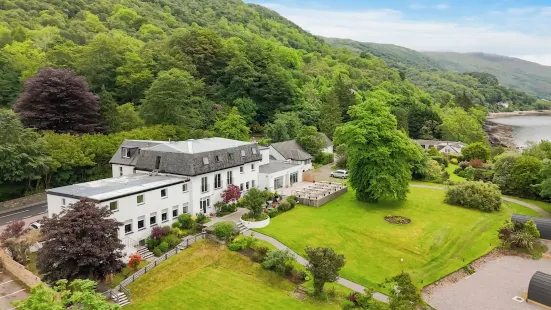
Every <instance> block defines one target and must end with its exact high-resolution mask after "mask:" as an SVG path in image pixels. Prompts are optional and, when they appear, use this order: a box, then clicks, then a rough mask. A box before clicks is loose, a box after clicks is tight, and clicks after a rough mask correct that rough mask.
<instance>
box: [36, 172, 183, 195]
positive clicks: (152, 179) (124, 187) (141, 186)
mask: <svg viewBox="0 0 551 310" xmlns="http://www.w3.org/2000/svg"><path fill="white" fill-rule="evenodd" d="M187 181H189V178H185V177H175V176H163V175H149V174H147V173H137V174H130V175H125V176H121V177H116V178H109V179H102V180H97V181H91V182H86V183H79V184H73V185H68V186H63V187H57V188H52V189H49V190H47V191H46V193H47V194H52V195H57V196H63V197H69V198H75V199H80V198H90V199H93V200H96V201H98V202H102V201H106V200H112V199H116V198H120V197H126V196H129V195H135V194H138V193H142V192H146V191H151V190H154V189H157V188H163V187H167V186H169V185H174V184H178V183H184V182H187Z"/></svg>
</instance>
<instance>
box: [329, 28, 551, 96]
mask: <svg viewBox="0 0 551 310" xmlns="http://www.w3.org/2000/svg"><path fill="white" fill-rule="evenodd" d="M323 39H324V40H325V41H326V42H328V43H329V44H331V45H333V46H339V47H347V48H350V49H352V50H355V51H358V52H368V53H370V54H372V55H373V56H376V57H379V58H382V59H384V60H385V62H386V63H387V64H388V65H389V66H391V67H394V68H397V69H400V70H403V71H407V70H408V69H410V68H416V69H417V70H419V71H426V72H430V71H432V72H435V71H436V72H445V71H455V72H459V73H465V72H485V73H489V74H492V75H494V76H496V77H497V78H498V80H499V82H500V84H501V85H503V86H507V87H510V88H512V89H516V90H519V91H523V92H525V93H527V94H530V95H532V96H535V97H538V98H543V99H548V100H551V66H543V65H540V64H537V63H534V62H530V61H526V60H522V59H518V58H514V57H508V56H503V55H495V54H486V53H480V52H478V53H454V52H418V51H415V50H412V49H409V48H406V47H402V46H398V45H394V44H380V43H370V42H358V41H354V40H349V39H336V38H323Z"/></svg>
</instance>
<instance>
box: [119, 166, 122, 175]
mask: <svg viewBox="0 0 551 310" xmlns="http://www.w3.org/2000/svg"><path fill="white" fill-rule="evenodd" d="M119 176H122V167H119Z"/></svg>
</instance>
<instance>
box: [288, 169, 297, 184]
mask: <svg viewBox="0 0 551 310" xmlns="http://www.w3.org/2000/svg"><path fill="white" fill-rule="evenodd" d="M289 179H290V182H291V185H293V184H295V183H297V182H298V172H293V173H291V175H290V176H289Z"/></svg>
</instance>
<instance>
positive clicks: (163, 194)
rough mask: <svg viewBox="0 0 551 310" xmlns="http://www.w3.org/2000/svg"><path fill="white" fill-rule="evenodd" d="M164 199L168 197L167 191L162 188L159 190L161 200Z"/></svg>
mask: <svg viewBox="0 0 551 310" xmlns="http://www.w3.org/2000/svg"><path fill="white" fill-rule="evenodd" d="M166 197H168V189H166V188H163V189H161V198H166Z"/></svg>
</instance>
